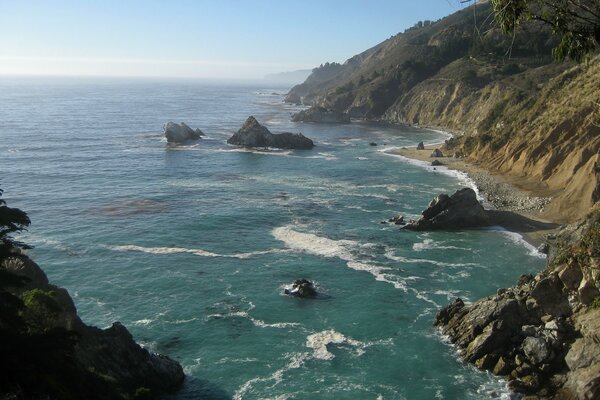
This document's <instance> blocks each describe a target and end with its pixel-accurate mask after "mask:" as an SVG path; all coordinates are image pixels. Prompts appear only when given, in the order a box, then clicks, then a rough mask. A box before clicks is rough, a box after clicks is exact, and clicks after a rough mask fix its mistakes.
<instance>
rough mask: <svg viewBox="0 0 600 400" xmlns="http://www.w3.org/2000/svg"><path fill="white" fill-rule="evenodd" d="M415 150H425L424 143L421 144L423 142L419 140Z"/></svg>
mask: <svg viewBox="0 0 600 400" xmlns="http://www.w3.org/2000/svg"><path fill="white" fill-rule="evenodd" d="M417 150H425V145H424V144H423V142H419V144H418V145H417Z"/></svg>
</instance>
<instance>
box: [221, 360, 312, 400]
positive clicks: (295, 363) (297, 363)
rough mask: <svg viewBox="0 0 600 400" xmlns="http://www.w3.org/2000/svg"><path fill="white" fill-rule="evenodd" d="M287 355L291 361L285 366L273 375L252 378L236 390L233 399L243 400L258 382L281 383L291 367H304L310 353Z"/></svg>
mask: <svg viewBox="0 0 600 400" xmlns="http://www.w3.org/2000/svg"><path fill="white" fill-rule="evenodd" d="M287 356H288V358H290V362H289V363H287V364H286V365H285V366H284V367H283V368H281V369H278V370H277V371H275V372H273V373H272V374H271V375H269V376H267V377H265V378H261V377H258V378H253V379H250V380H249V381H248V382H246V383H244V384H243V385H242V386H240V388H239V389H238V390H236V392H235V393H234V394H233V400H242V399H243V398H244V395H245V394H246V393H247V392H248V391H249V390H250V389H252V386H254V385H255V384H256V383H261V382H270V381H275V383H273V384H272V385H271V387H273V386H275V385H277V384H279V383H280V382H281V381H282V380H283V374H284V373H285V372H286V371H289V370H291V369H297V368H300V367H302V365H304V361H305V360H306V359H307V358H308V357H309V354H308V353H293V354H289V355H287Z"/></svg>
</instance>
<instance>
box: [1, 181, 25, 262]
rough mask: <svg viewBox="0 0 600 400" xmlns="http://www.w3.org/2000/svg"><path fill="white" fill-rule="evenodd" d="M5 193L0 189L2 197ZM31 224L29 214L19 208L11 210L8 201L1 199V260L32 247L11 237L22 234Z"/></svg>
mask: <svg viewBox="0 0 600 400" xmlns="http://www.w3.org/2000/svg"><path fill="white" fill-rule="evenodd" d="M3 193H4V191H3V190H2V189H0V197H2V194H3ZM29 224H31V221H30V219H29V217H28V216H27V213H25V212H24V211H22V210H19V209H18V208H10V207H8V206H7V205H6V201H5V200H4V199H2V198H0V260H1V259H2V258H4V257H6V256H8V254H10V253H11V252H12V251H13V250H14V249H16V248H21V249H28V248H30V246H28V245H26V244H25V243H22V242H19V241H17V240H15V239H14V238H13V237H12V236H11V235H12V234H14V233H19V232H22V231H23V230H25V229H27V227H28V226H29Z"/></svg>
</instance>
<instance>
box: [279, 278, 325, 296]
mask: <svg viewBox="0 0 600 400" xmlns="http://www.w3.org/2000/svg"><path fill="white" fill-rule="evenodd" d="M283 292H284V293H285V294H289V295H290V296H297V297H302V298H312V297H315V296H316V295H317V290H316V289H315V285H314V284H313V283H312V282H311V281H309V280H307V279H298V280H295V281H294V283H293V284H292V287H291V289H288V288H285V289H284V291H283Z"/></svg>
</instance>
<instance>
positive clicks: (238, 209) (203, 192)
mask: <svg viewBox="0 0 600 400" xmlns="http://www.w3.org/2000/svg"><path fill="white" fill-rule="evenodd" d="M285 90H286V88H272V87H260V86H256V85H255V86H252V85H237V86H225V85H216V84H214V85H211V84H207V83H202V82H184V81H171V82H167V81H164V82H159V81H156V82H153V81H141V80H140V81H125V80H122V81H119V80H116V81H115V80H113V81H108V80H106V81H104V80H91V81H90V80H88V81H84V80H81V81H78V80H59V79H54V80H41V79H27V80H26V79H20V80H15V79H13V80H7V79H5V80H2V81H0V104H1V105H2V107H0V138H1V146H0V157H1V160H2V162H1V163H0V177H1V178H0V179H1V181H0V184H1V185H2V188H3V189H5V191H6V192H5V198H6V200H7V201H8V203H9V205H11V206H13V207H20V208H22V209H24V210H26V211H28V212H29V214H30V216H31V219H32V220H33V224H32V226H31V229H30V231H29V233H27V234H26V235H24V236H23V239H24V240H26V241H27V242H29V243H31V244H34V245H35V249H34V250H32V251H31V254H32V257H33V258H34V259H35V260H36V261H37V262H38V263H39V264H40V265H41V266H42V267H43V268H44V269H45V270H46V272H47V274H48V275H49V277H50V279H52V280H53V281H54V282H55V283H56V284H58V285H61V286H64V287H66V288H68V290H69V291H70V293H71V294H72V296H73V297H74V300H75V302H76V305H77V307H78V310H79V313H80V315H81V317H82V319H83V320H84V321H86V322H87V323H90V324H95V325H98V326H100V327H106V326H110V324H111V323H112V322H113V321H117V320H118V321H121V322H122V323H124V324H125V325H126V326H127V327H128V328H129V329H130V331H131V332H132V333H133V335H134V337H135V338H136V339H137V340H138V341H139V342H141V343H143V344H144V345H145V346H147V347H148V348H149V349H151V350H154V351H158V352H163V353H166V354H169V355H170V356H172V357H174V358H176V359H177V360H179V361H180V362H181V363H182V365H183V366H184V368H185V371H186V373H187V375H188V379H187V380H186V384H185V387H184V388H183V390H182V391H181V392H179V393H178V394H176V395H174V396H168V397H169V398H173V399H197V398H209V399H228V398H234V399H263V398H269V399H305V398H311V399H434V398H438V399H489V398H508V396H509V394H508V392H507V391H506V388H505V387H504V385H503V384H502V382H501V381H499V380H498V379H497V378H494V377H492V376H490V375H488V374H486V373H483V372H479V371H477V370H476V369H474V368H473V367H471V366H468V365H465V364H463V363H461V362H460V361H459V360H458V359H457V356H456V353H455V350H454V349H453V348H452V347H451V346H449V345H448V344H447V343H446V342H445V341H444V338H442V337H441V336H440V335H439V334H438V333H437V332H436V330H435V329H434V328H433V327H432V320H433V317H434V315H435V312H436V310H437V309H439V308H440V307H441V306H443V305H445V304H447V303H448V302H449V301H451V300H453V299H454V298H455V297H461V298H463V299H468V300H471V301H472V300H475V299H477V298H479V297H481V296H485V295H489V294H491V293H493V292H495V290H496V289H497V288H499V287H506V286H509V285H512V284H513V283H514V282H515V281H516V279H517V278H518V276H519V275H520V274H522V273H530V272H535V271H538V270H540V269H541V268H542V266H543V264H544V260H543V259H542V258H540V257H539V255H537V254H535V252H532V250H531V249H530V248H528V247H526V246H525V245H523V243H522V242H521V241H519V239H518V238H517V237H515V236H513V235H510V234H508V233H506V232H503V231H501V230H499V229H489V230H477V231H466V232H435V233H415V232H403V231H400V230H399V229H398V228H397V227H396V226H392V225H384V224H380V221H381V220H384V219H387V218H389V217H391V216H393V215H395V214H398V213H402V214H404V215H406V216H408V217H416V216H417V215H418V214H419V213H420V211H421V210H422V209H423V208H424V207H425V206H426V205H427V203H428V202H429V200H430V199H431V198H432V197H433V196H434V195H436V194H438V193H440V192H452V191H454V190H456V189H458V188H460V187H463V186H464V185H466V184H468V182H466V181H465V178H464V177H460V176H454V175H452V174H451V173H449V172H446V171H443V170H442V169H437V170H435V171H434V170H433V169H431V168H429V169H428V168H424V167H422V166H419V165H415V164H411V163H410V162H407V161H406V160H403V159H401V158H397V157H394V156H390V155H387V154H384V153H383V152H382V151H381V150H382V149H384V148H389V147H393V146H413V145H415V144H416V143H418V142H419V141H425V142H430V143H431V142H438V141H440V140H443V138H444V135H443V134H441V133H439V132H433V131H427V130H419V129H416V128H400V127H394V126H385V125H375V124H362V123H356V124H352V125H340V126H338V125H320V124H297V123H292V122H290V118H289V117H290V113H292V112H294V111H297V108H295V107H292V106H288V105H284V104H283V103H282V97H283V96H282V94H283V93H284V92H285ZM249 115H254V116H256V117H257V119H258V120H259V121H260V122H261V123H263V124H265V125H266V126H267V127H268V128H270V129H271V130H272V131H273V132H278V131H292V132H299V131H301V132H303V133H304V134H305V135H306V136H308V137H311V138H313V140H315V142H316V144H317V146H316V147H315V148H314V149H313V150H309V151H268V152H262V151H246V150H239V149H237V148H235V147H231V146H228V145H227V144H226V143H225V141H226V139H227V138H228V137H229V136H230V135H231V133H232V132H233V131H235V130H237V129H238V128H239V127H240V126H241V125H242V123H243V122H244V120H245V119H246V118H247V117H248V116H249ZM169 120H173V121H177V122H178V121H185V122H186V123H188V124H189V125H190V126H192V127H193V128H196V127H199V128H201V129H202V130H203V131H204V132H206V133H207V134H208V138H207V139H204V140H202V141H201V142H199V143H198V144H197V145H193V146H184V147H168V146H167V145H166V143H165V142H164V141H163V140H162V130H161V127H162V125H163V124H164V123H165V122H166V121H169ZM369 142H376V143H377V144H378V146H370V145H369ZM298 278H308V279H311V280H314V281H315V282H316V284H317V287H318V290H319V292H320V293H321V294H322V296H321V297H320V298H318V299H315V300H302V299H296V298H290V297H287V296H284V295H282V290H283V287H284V286H285V285H287V284H290V283H291V282H292V281H293V280H295V279H298Z"/></svg>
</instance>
